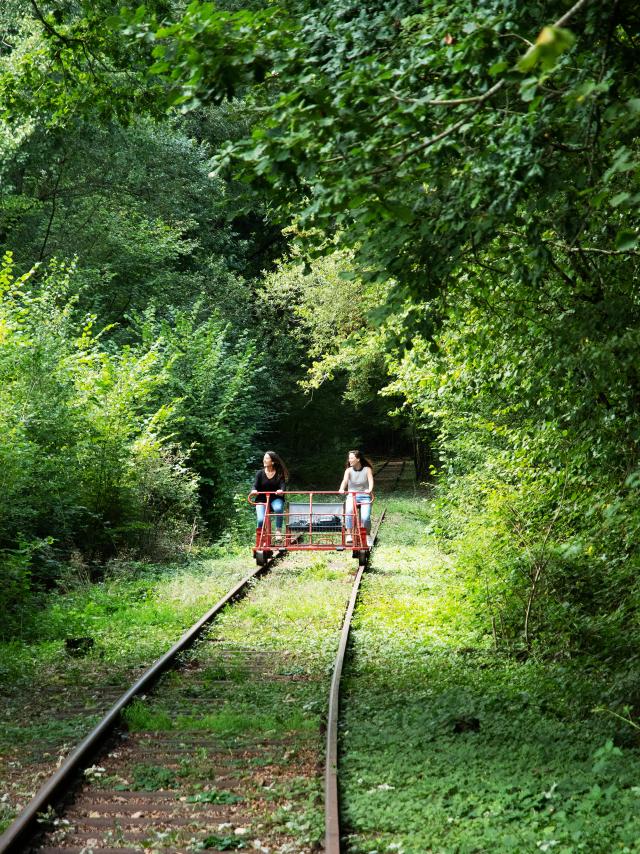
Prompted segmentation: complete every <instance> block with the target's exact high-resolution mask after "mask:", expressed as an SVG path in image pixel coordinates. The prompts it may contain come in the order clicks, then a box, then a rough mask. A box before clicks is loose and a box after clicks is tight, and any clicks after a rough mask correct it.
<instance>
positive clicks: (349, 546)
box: [247, 490, 374, 566]
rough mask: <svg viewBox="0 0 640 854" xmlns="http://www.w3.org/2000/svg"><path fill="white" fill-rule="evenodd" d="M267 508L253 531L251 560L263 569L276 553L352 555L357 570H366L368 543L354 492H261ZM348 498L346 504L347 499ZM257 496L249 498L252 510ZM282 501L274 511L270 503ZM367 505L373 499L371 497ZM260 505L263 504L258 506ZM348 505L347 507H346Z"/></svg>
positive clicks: (369, 540)
mask: <svg viewBox="0 0 640 854" xmlns="http://www.w3.org/2000/svg"><path fill="white" fill-rule="evenodd" d="M262 494H263V495H265V496H266V507H265V515H264V521H263V523H262V527H258V528H257V529H256V542H255V546H254V548H253V556H254V558H255V560H256V563H257V564H258V566H264V565H265V564H266V563H267V562H268V561H269V560H271V558H272V557H273V556H274V554H276V553H277V552H282V551H304V552H329V551H336V552H344V551H351V553H352V556H353V557H354V558H355V559H357V561H358V564H359V565H360V566H366V564H367V562H368V560H369V554H370V552H371V539H370V537H369V536H368V534H367V530H366V528H365V526H364V525H363V522H362V514H361V510H360V505H359V504H358V502H357V501H356V495H361V494H362V493H355V492H347V493H341V492H328V491H318V490H316V491H313V492H302V491H298V492H281V493H275V492H264V493H262ZM349 496H350V497H351V501H350V502H349V501H348V500H347V499H348V497H349ZM256 497H257V496H256V495H255V494H250V495H249V496H248V499H247V500H248V502H249V504H251V505H253V506H254V507H255V505H256V503H258V502H256V500H255V499H256ZM276 498H282V499H283V500H284V508H283V509H282V510H275V509H273V508H272V506H271V502H272V501H273V500H275V499H276ZM369 498H370V502H369V503H370V504H372V503H373V501H374V496H373V495H370V496H369ZM260 503H262V502H260ZM349 505H350V506H349Z"/></svg>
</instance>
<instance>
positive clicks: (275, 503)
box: [256, 498, 284, 531]
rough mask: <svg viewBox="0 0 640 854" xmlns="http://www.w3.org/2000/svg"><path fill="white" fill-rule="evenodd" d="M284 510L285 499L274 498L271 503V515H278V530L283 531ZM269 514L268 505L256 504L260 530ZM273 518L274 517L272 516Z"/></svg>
mask: <svg viewBox="0 0 640 854" xmlns="http://www.w3.org/2000/svg"><path fill="white" fill-rule="evenodd" d="M283 510H284V498H272V499H271V501H270V502H269V515H270V516H271V514H273V513H275V514H279V515H276V528H277V529H278V530H279V531H281V530H282V511H283ZM266 513H267V505H266V504H256V516H257V517H258V524H257V527H258V528H262V526H263V525H264V517H265V516H266ZM271 517H272V518H273V516H271Z"/></svg>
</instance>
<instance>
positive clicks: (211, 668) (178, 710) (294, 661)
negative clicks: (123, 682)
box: [126, 555, 354, 854]
mask: <svg viewBox="0 0 640 854" xmlns="http://www.w3.org/2000/svg"><path fill="white" fill-rule="evenodd" d="M353 563H354V562H353V561H352V560H351V559H350V558H349V559H347V558H345V556H344V555H340V556H338V557H335V556H332V557H331V558H329V559H327V558H326V557H317V556H303V555H291V556H290V557H289V558H287V560H286V561H285V562H283V563H281V564H279V565H278V566H277V567H276V568H275V569H274V570H273V572H272V573H271V574H270V575H268V576H266V577H265V578H264V579H262V580H261V581H260V583H259V584H257V585H255V587H254V588H253V589H252V591H251V593H250V595H249V596H248V597H247V598H246V599H244V600H243V601H242V602H240V603H238V604H237V605H236V606H235V607H234V608H233V609H230V610H228V611H227V612H225V614H223V615H222V616H221V618H220V619H219V620H218V621H217V622H216V623H215V624H214V625H213V626H212V627H211V629H210V630H209V632H208V634H207V636H205V637H203V639H202V641H200V642H199V643H198V644H197V645H196V646H195V647H194V649H193V651H192V652H191V653H189V655H188V656H187V667H186V669H185V670H184V671H179V672H174V673H171V674H168V675H167V677H165V678H164V679H163V682H162V685H161V686H160V689H159V690H158V691H157V692H156V695H155V696H154V697H150V698H148V699H147V700H145V701H144V702H138V703H136V704H134V705H133V706H132V707H131V708H130V709H129V711H128V712H127V715H126V717H127V721H128V724H129V727H130V729H131V730H134V731H137V732H146V731H148V732H155V731H158V730H165V731H167V730H168V731H173V732H176V733H182V732H189V731H191V732H193V733H204V732H207V733H214V734H215V735H216V736H217V743H218V744H220V745H223V746H224V745H226V746H227V747H228V748H229V749H230V750H232V751H235V752H236V753H237V754H238V756H240V757H241V756H242V750H243V745H249V744H251V743H252V742H253V741H255V740H256V739H258V740H264V739H266V740H267V743H268V744H271V747H270V748H268V749H267V750H266V754H264V755H263V756H262V758H261V756H256V757H254V758H253V759H247V760H240V765H239V769H240V770H241V772H242V773H243V774H244V775H245V781H244V787H245V788H244V789H243V794H244V793H245V791H246V793H247V796H246V801H247V808H248V809H254V810H255V811H256V815H259V816H260V817H259V819H257V820H258V821H259V822H260V823H261V826H264V822H265V810H266V814H267V816H268V817H267V819H266V825H267V827H268V829H269V830H270V832H271V833H272V834H275V836H276V837H282V838H285V839H286V841H285V842H284V843H282V844H280V843H277V847H276V848H275V849H272V850H278V851H280V850H282V851H283V852H284V851H288V852H292V854H293V852H296V854H300V852H303V851H310V850H316V849H317V847H318V846H319V845H320V842H321V839H322V836H323V833H324V810H323V793H322V773H321V770H320V769H321V767H322V757H323V754H324V738H323V735H322V724H323V719H324V715H325V712H326V704H327V698H328V692H329V683H330V674H331V671H332V666H333V661H334V658H335V654H336V650H337V645H338V641H339V630H340V626H341V622H342V616H343V613H344V609H345V605H346V601H347V599H348V596H349V593H350V590H351V582H352V575H351V570H353V569H354V566H353ZM190 705H191V709H190V711H184V710H185V708H189V706H190ZM303 756H304V757H306V759H305V760H304V761H302V762H301V761H300V757H303ZM296 757H297V758H296ZM254 763H257V765H255V767H254ZM256 774H257V777H256ZM256 779H257V780H262V782H256ZM256 832H257V833H259V834H262V833H263V831H262V830H257V831H256Z"/></svg>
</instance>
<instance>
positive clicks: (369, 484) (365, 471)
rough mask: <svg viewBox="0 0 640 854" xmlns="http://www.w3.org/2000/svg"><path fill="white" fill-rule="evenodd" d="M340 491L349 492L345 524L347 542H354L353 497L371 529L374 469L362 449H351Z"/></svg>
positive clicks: (363, 524)
mask: <svg viewBox="0 0 640 854" xmlns="http://www.w3.org/2000/svg"><path fill="white" fill-rule="evenodd" d="M338 491H339V492H342V493H343V494H344V493H345V492H348V493H349V495H348V496H347V500H346V502H345V524H346V528H347V531H348V532H349V533H348V534H347V538H346V540H345V542H346V543H352V542H353V537H352V535H351V531H352V529H353V516H354V509H353V498H354V495H353V493H355V500H356V504H357V505H358V507H360V520H361V524H362V526H363V527H364V528H366V530H367V533H369V531H370V530H371V493H372V492H373V469H372V467H371V463H370V462H369V461H368V460H367V459H366V458H365V457H364V456H363V454H362V452H361V451H349V455H348V457H347V468H346V470H345V473H344V477H343V478H342V483H341V484H340V489H339V490H338Z"/></svg>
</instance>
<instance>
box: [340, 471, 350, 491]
mask: <svg viewBox="0 0 640 854" xmlns="http://www.w3.org/2000/svg"><path fill="white" fill-rule="evenodd" d="M348 483H349V469H348V468H346V469H345V470H344V477H343V478H342V483H341V484H340V486H339V487H338V492H346V491H347V484H348Z"/></svg>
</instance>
